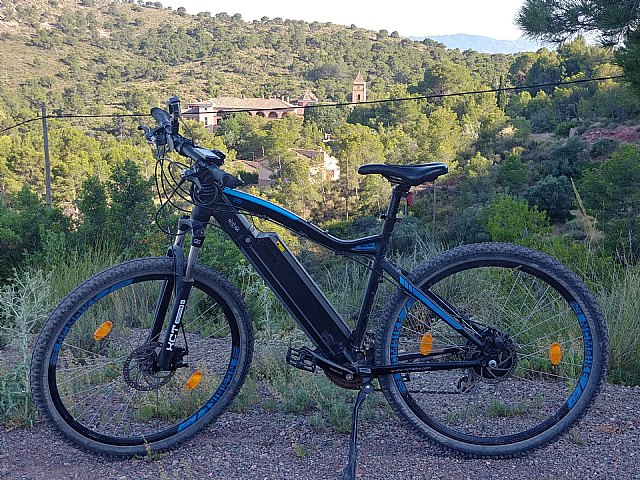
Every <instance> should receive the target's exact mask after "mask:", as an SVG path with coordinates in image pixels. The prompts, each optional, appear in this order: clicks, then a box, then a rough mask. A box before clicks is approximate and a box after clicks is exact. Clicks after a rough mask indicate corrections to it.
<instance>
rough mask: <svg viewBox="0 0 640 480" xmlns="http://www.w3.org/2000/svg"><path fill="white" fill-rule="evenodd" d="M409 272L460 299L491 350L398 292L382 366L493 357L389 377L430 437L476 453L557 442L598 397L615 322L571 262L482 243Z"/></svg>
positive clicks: (393, 397)
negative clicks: (609, 325) (608, 323)
mask: <svg viewBox="0 0 640 480" xmlns="http://www.w3.org/2000/svg"><path fill="white" fill-rule="evenodd" d="M409 279H410V281H411V282H412V283H413V284H414V285H416V286H418V287H420V289H421V290H422V291H423V292H425V293H426V294H427V295H429V292H431V294H432V295H435V296H437V297H439V298H440V299H442V300H444V301H445V302H446V303H447V304H449V305H450V306H452V307H453V308H454V309H455V310H456V311H457V314H456V315H454V318H455V317H457V318H455V319H456V320H457V321H459V322H460V323H461V324H468V325H471V326H472V328H473V330H474V331H475V332H476V335H477V336H479V337H481V338H482V340H483V342H484V345H483V346H482V347H479V346H477V345H475V344H474V343H473V342H470V341H469V340H467V339H466V338H465V337H463V336H462V335H460V334H458V333H457V332H456V331H455V330H453V329H452V328H451V327H450V326H449V325H448V324H446V323H445V322H444V321H443V320H442V319H440V317H438V316H437V315H435V314H434V313H433V312H432V311H431V310H429V309H428V308H427V307H426V306H424V305H423V304H422V303H420V302H418V301H416V300H414V299H413V298H412V297H410V296H408V295H407V294H406V293H404V292H403V291H402V290H398V291H397V292H396V293H395V294H394V295H393V297H392V298H391V299H390V300H389V302H388V304H387V306H386V308H385V309H384V311H383V313H382V318H381V322H380V327H379V331H378V337H377V342H376V356H377V362H378V363H379V364H402V363H407V364H409V363H414V362H425V361H427V362H440V361H463V362H464V361H478V360H482V359H488V358H491V359H492V361H491V363H490V364H489V362H488V361H487V362H486V364H485V365H484V366H475V367H467V368H461V369H457V370H437V371H431V372H425V373H414V372H412V373H407V374H393V375H387V376H385V377H381V378H380V382H381V386H382V390H383V392H384V394H385V396H386V398H387V399H388V400H389V402H390V404H391V405H392V406H393V407H394V409H395V410H396V412H397V413H398V414H399V415H400V416H401V417H403V418H404V419H405V420H407V421H408V423H409V424H410V425H411V426H412V427H414V428H415V429H417V430H418V431H419V432H420V433H422V434H423V435H425V436H426V437H427V438H429V439H430V440H432V441H434V442H436V443H438V444H440V445H442V446H444V447H445V448H447V449H451V450H455V451H457V452H459V453H462V454H463V455H468V456H480V457H507V456H512V455H517V454H520V453H522V452H524V451H527V450H531V449H534V448H537V447H540V446H542V445H544V444H546V443H548V442H550V441H552V440H554V439H555V438H557V437H558V436H559V435H560V434H561V433H563V432H565V431H567V429H569V427H571V426H572V425H573V424H574V423H575V422H576V421H577V420H578V419H579V418H580V417H581V416H582V415H583V414H584V412H585V410H586V409H587V408H588V406H589V405H590V404H591V403H592V401H593V399H594V397H595V395H596V394H597V392H598V390H599V389H600V387H601V385H602V382H603V380H604V376H605V372H606V364H607V334H606V329H605V326H604V319H603V317H602V313H601V312H600V309H599V308H598V305H597V304H596V301H595V300H594V298H593V296H592V295H591V293H589V291H588V290H587V288H586V287H585V285H584V284H583V283H582V282H581V281H580V280H579V279H578V278H577V277H576V276H575V275H574V274H573V273H572V272H570V271H569V270H568V269H567V268H566V267H564V266H563V265H562V264H560V263H559V262H557V261H556V260H554V259H552V258H550V257H548V256H546V255H543V254H541V253H539V252H536V251H534V250H531V249H528V248H524V247H520V246H515V245H508V244H491V243H489V244H474V245H465V246H461V247H458V248H455V249H453V250H450V251H447V252H444V253H442V254H440V255H438V256H436V257H435V258H433V259H431V260H430V261H428V262H426V263H425V264H423V265H422V266H421V267H419V268H418V269H416V270H415V271H414V272H413V273H412V274H411V275H410V277H409Z"/></svg>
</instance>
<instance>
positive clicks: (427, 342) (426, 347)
mask: <svg viewBox="0 0 640 480" xmlns="http://www.w3.org/2000/svg"><path fill="white" fill-rule="evenodd" d="M432 348H433V335H431V334H430V333H425V334H424V335H423V336H422V340H420V353H421V354H422V355H429V352H431V349H432Z"/></svg>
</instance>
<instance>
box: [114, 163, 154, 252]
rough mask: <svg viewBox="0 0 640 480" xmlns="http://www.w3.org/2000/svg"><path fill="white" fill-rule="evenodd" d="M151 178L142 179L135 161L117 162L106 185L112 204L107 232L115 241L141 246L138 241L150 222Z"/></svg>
mask: <svg viewBox="0 0 640 480" xmlns="http://www.w3.org/2000/svg"><path fill="white" fill-rule="evenodd" d="M152 185H153V179H149V180H145V179H144V178H142V176H141V175H140V168H139V167H138V165H136V164H135V162H133V161H131V160H125V161H124V162H122V163H119V164H117V165H116V166H115V167H114V169H113V171H112V172H111V176H110V177H109V182H108V184H107V190H108V192H109V197H110V198H111V206H110V209H109V217H108V231H109V235H110V238H111V239H113V241H114V243H116V244H118V245H120V246H122V247H123V248H126V247H133V248H140V245H139V241H140V239H141V238H142V237H144V234H145V233H146V232H147V231H148V227H149V226H150V225H151V222H152V214H153V210H154V206H153V194H152V190H151V186H152Z"/></svg>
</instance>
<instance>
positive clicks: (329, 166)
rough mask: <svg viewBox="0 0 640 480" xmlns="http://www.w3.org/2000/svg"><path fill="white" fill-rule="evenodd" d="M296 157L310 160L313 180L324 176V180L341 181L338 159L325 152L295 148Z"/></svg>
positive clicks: (310, 171)
mask: <svg viewBox="0 0 640 480" xmlns="http://www.w3.org/2000/svg"><path fill="white" fill-rule="evenodd" d="M293 151H294V152H295V153H296V155H299V156H300V157H304V158H306V159H308V160H309V173H310V174H311V178H317V177H318V176H319V175H323V178H324V180H329V181H337V180H340V165H339V164H338V159H337V158H336V157H332V156H331V155H327V153H326V152H324V151H323V150H308V149H305V148H294V149H293Z"/></svg>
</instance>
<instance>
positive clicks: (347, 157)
mask: <svg viewBox="0 0 640 480" xmlns="http://www.w3.org/2000/svg"><path fill="white" fill-rule="evenodd" d="M334 146H335V149H336V152H337V158H338V161H339V162H340V182H341V184H342V188H343V197H344V202H345V203H344V205H345V215H346V218H347V220H348V219H349V213H350V211H352V209H353V208H352V206H351V204H352V203H354V200H356V201H357V199H358V196H359V190H360V181H361V178H359V177H360V176H359V175H358V174H357V170H358V168H359V167H360V166H361V165H363V164H365V163H380V162H382V161H383V160H384V146H383V145H382V142H381V141H380V138H379V135H378V133H377V132H376V131H375V130H373V129H371V128H369V127H365V126H364V125H352V124H349V123H345V124H343V125H342V126H341V127H340V128H338V130H337V131H336V135H335V143H334ZM354 193H355V198H354V196H353V194H354Z"/></svg>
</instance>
